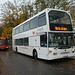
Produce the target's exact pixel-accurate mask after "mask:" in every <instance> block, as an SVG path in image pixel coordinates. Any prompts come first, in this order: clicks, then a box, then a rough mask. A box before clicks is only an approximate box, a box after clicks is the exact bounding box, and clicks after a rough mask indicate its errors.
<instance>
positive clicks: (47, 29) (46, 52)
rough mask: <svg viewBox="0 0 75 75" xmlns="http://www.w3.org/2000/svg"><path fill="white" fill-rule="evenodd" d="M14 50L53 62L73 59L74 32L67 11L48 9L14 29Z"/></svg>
mask: <svg viewBox="0 0 75 75" xmlns="http://www.w3.org/2000/svg"><path fill="white" fill-rule="evenodd" d="M12 39H13V42H12V48H13V50H14V51H16V52H19V53H23V54H26V55H29V56H33V57H34V58H41V59H45V60H53V59H58V58H65V57H71V56H73V55H74V53H75V51H74V48H73V32H72V23H71V17H70V15H69V14H68V13H67V12H66V11H62V10H56V9H50V8H47V9H45V10H43V11H41V12H39V13H38V14H36V15H35V16H33V17H31V18H30V19H28V20H26V21H25V22H23V23H21V24H20V25H18V26H16V27H15V28H13V34H12Z"/></svg>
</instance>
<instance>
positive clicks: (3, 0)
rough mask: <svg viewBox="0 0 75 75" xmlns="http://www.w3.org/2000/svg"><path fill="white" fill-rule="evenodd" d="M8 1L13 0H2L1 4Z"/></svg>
mask: <svg viewBox="0 0 75 75" xmlns="http://www.w3.org/2000/svg"><path fill="white" fill-rule="evenodd" d="M7 1H13V0H0V4H3V3H5V2H7Z"/></svg>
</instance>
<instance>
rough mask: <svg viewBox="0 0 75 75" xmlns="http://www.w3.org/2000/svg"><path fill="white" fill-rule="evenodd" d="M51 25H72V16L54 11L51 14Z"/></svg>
mask: <svg viewBox="0 0 75 75" xmlns="http://www.w3.org/2000/svg"><path fill="white" fill-rule="evenodd" d="M49 23H58V24H71V21H70V16H69V15H68V14H67V13H65V12H61V11H55V10H52V11H50V12H49Z"/></svg>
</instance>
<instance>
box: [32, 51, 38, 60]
mask: <svg viewBox="0 0 75 75" xmlns="http://www.w3.org/2000/svg"><path fill="white" fill-rule="evenodd" d="M33 57H34V59H37V52H36V51H34V52H33Z"/></svg>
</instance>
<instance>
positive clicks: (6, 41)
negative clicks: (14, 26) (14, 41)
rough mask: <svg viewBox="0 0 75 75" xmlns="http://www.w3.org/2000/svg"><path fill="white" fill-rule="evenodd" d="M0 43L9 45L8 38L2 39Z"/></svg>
mask: <svg viewBox="0 0 75 75" xmlns="http://www.w3.org/2000/svg"><path fill="white" fill-rule="evenodd" d="M0 45H8V40H0Z"/></svg>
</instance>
